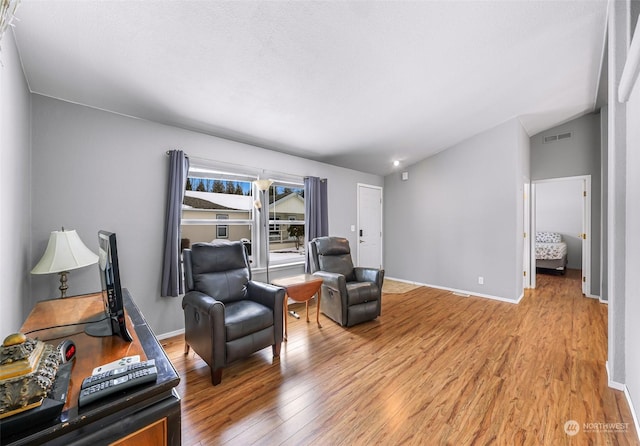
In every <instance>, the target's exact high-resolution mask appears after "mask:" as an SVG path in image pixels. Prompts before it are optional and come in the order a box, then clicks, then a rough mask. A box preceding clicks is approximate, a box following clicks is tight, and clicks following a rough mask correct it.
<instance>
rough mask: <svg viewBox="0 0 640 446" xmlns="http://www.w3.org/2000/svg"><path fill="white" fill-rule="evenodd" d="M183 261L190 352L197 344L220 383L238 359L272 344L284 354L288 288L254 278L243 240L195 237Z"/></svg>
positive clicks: (184, 306) (187, 341) (276, 355)
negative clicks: (201, 240)
mask: <svg viewBox="0 0 640 446" xmlns="http://www.w3.org/2000/svg"><path fill="white" fill-rule="evenodd" d="M183 261H184V269H185V279H186V290H187V293H186V294H185V296H184V298H183V300H182V309H183V310H184V331H185V333H184V337H185V343H186V344H185V354H187V353H189V347H190V346H191V347H193V350H194V351H195V352H196V353H197V354H198V355H199V356H200V357H201V358H202V359H203V360H204V361H205V362H206V363H207V364H208V365H209V367H210V368H211V382H212V384H213V385H214V386H215V385H217V384H220V382H221V380H222V369H223V368H224V367H225V366H227V365H228V364H230V363H231V362H233V361H235V360H237V359H240V358H244V357H246V356H249V355H250V354H252V353H254V352H256V351H258V350H261V349H263V348H265V347H268V346H271V348H272V350H273V356H274V357H278V356H279V355H280V345H281V343H282V327H283V302H284V294H285V290H284V288H280V287H276V286H273V285H268V284H266V283H261V282H254V281H252V280H251V268H250V266H249V260H248V257H247V252H246V250H245V247H244V245H243V244H242V242H222V243H220V242H216V243H195V244H194V245H193V246H192V248H191V249H185V250H184V251H183Z"/></svg>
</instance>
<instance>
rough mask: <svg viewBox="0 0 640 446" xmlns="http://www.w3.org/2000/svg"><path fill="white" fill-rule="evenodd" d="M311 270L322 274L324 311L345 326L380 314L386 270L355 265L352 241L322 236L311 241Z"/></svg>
mask: <svg viewBox="0 0 640 446" xmlns="http://www.w3.org/2000/svg"><path fill="white" fill-rule="evenodd" d="M309 251H310V253H311V272H312V273H313V274H314V275H315V276H319V277H322V279H323V280H324V283H323V284H322V288H321V290H322V291H321V293H322V296H321V299H320V311H322V313H324V314H325V315H326V316H328V317H329V318H331V319H333V320H334V321H336V322H337V323H339V324H340V325H342V326H343V327H344V326H346V327H351V326H352V325H355V324H359V323H361V322H366V321H369V320H372V319H375V318H377V317H378V316H380V311H381V301H382V281H383V280H384V270H383V269H377V268H363V267H355V268H354V267H353V262H352V260H351V249H350V248H349V241H348V240H347V239H346V238H341V237H318V238H315V239H313V240H311V241H310V242H309Z"/></svg>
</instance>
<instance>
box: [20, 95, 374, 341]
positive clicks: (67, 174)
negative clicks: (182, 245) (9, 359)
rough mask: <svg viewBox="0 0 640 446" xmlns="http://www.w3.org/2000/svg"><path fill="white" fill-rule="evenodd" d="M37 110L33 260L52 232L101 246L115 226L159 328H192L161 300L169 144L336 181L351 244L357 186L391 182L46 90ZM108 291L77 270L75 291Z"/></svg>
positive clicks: (40, 293)
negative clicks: (72, 233)
mask: <svg viewBox="0 0 640 446" xmlns="http://www.w3.org/2000/svg"><path fill="white" fill-rule="evenodd" d="M32 106H33V127H32V128H33V181H32V191H33V206H32V212H33V214H32V218H33V225H32V237H33V249H32V252H31V256H32V259H34V260H33V261H37V259H38V258H39V257H40V256H41V255H42V253H43V252H44V249H45V247H46V243H47V239H48V237H49V233H50V232H51V231H52V230H55V229H58V228H60V227H61V226H64V227H65V228H68V229H76V230H77V231H78V233H79V235H80V237H81V238H82V239H83V241H84V242H85V243H86V244H87V245H88V246H91V247H94V248H96V247H97V231H98V230H99V229H107V230H110V231H113V232H115V233H116V234H117V236H118V252H119V258H120V269H121V275H122V283H123V286H125V287H127V288H128V289H129V290H130V291H131V293H132V295H133V297H134V299H135V301H136V303H137V304H138V306H139V307H140V308H141V310H142V312H143V313H144V314H145V316H146V318H147V321H148V322H149V324H150V325H151V327H152V328H153V329H154V331H155V332H156V333H157V334H165V333H170V332H173V331H176V330H179V329H182V328H183V326H184V320H183V313H182V309H181V306H180V302H181V299H180V298H166V297H165V298H163V297H160V274H161V245H162V241H163V228H164V223H163V218H164V210H165V204H164V203H165V193H166V192H165V191H166V184H167V163H168V158H167V156H166V151H167V150H169V149H174V148H179V149H182V150H184V151H185V152H186V153H187V154H188V155H189V156H191V157H193V158H203V159H209V160H217V161H221V162H226V163H234V164H237V165H238V164H240V165H246V166H249V167H254V168H256V169H267V170H272V171H276V172H289V173H291V174H294V175H299V176H305V175H314V176H319V177H323V178H328V189H329V197H328V201H329V228H330V231H331V233H332V234H334V235H341V236H345V237H348V238H349V240H350V242H351V245H352V246H355V243H356V238H355V232H353V233H352V232H351V231H350V225H352V224H353V225H355V224H356V214H357V212H356V198H357V197H356V193H357V190H356V185H357V183H358V182H361V183H367V184H373V185H376V186H381V185H382V184H383V179H382V178H381V177H379V176H376V175H370V174H365V173H361V172H357V171H354V170H349V169H343V168H339V167H335V166H331V165H327V164H323V163H318V162H313V161H309V160H305V159H303V158H298V157H294V156H289V155H284V154H280V153H276V152H273V151H269V150H265V149H261V148H257V147H254V146H249V145H246V144H240V143H236V142H232V141H229V140H225V139H221V138H216V137H212V136H208V135H204V134H201V133H196V132H192V131H187V130H182V129H178V128H175V127H170V126H166V125H160V124H157V123H152V122H148V121H144V120H139V119H133V118H129V117H124V116H121V115H117V114H113V113H108V112H104V111H99V110H95V109H91V108H87V107H83V106H79V105H74V104H70V103H67V102H63V101H59V100H55V99H51V98H47V97H43V96H39V95H33V96H32ZM298 270H300V268H298ZM255 277H256V278H261V275H260V274H256V275H255ZM272 277H277V274H272ZM56 281H57V277H55V276H54V277H52V276H34V277H33V279H32V288H33V293H32V296H33V298H32V302H31V304H33V303H35V301H36V300H39V299H46V298H50V297H53V296H55V295H56V291H57V290H56V287H57V284H56ZM99 288H100V284H99V276H98V272H97V266H96V267H88V268H84V269H81V270H77V271H73V272H72V273H71V274H70V277H69V294H70V295H76V294H82V293H87V292H95V291H97V290H98V289H99ZM26 297H27V298H28V297H29V296H26Z"/></svg>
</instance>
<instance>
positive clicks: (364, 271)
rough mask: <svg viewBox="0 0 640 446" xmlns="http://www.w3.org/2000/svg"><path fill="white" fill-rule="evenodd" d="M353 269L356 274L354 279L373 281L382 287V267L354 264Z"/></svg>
mask: <svg viewBox="0 0 640 446" xmlns="http://www.w3.org/2000/svg"><path fill="white" fill-rule="evenodd" d="M353 270H354V273H355V275H356V281H358V282H373V283H375V284H377V285H378V287H380V288H382V280H383V279H384V270H383V269H378V268H365V267H361V266H356V267H355V268H354V269H353Z"/></svg>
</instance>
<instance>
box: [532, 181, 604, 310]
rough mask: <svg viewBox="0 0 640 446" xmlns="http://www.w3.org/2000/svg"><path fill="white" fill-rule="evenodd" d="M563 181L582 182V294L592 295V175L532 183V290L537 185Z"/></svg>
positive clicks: (534, 280) (534, 277)
mask: <svg viewBox="0 0 640 446" xmlns="http://www.w3.org/2000/svg"><path fill="white" fill-rule="evenodd" d="M561 181H582V190H583V197H582V234H583V236H582V237H581V239H582V294H584V295H585V296H588V297H592V295H591V175H577V176H573V177H560V178H549V179H545V180H533V181H531V237H530V239H529V241H530V245H529V249H530V252H531V259H530V264H531V274H530V276H531V284H530V286H531V288H535V287H536V268H535V264H536V244H535V243H536V238H535V234H536V184H540V183H553V182H561Z"/></svg>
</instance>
